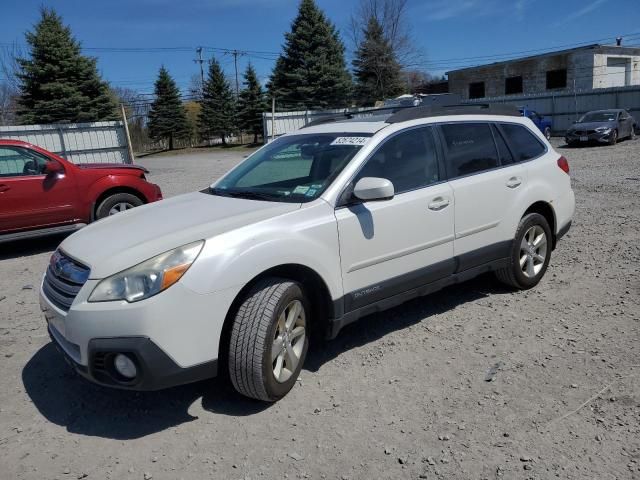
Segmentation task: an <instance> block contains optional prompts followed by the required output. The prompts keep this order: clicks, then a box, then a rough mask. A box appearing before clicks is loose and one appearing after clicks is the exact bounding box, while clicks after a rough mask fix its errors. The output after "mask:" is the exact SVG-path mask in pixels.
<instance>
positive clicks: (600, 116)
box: [579, 112, 617, 123]
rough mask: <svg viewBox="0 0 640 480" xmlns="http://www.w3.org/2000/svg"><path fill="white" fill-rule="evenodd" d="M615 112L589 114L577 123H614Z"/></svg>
mask: <svg viewBox="0 0 640 480" xmlns="http://www.w3.org/2000/svg"><path fill="white" fill-rule="evenodd" d="M616 115H617V114H616V112H589V113H587V114H585V115H583V116H582V118H581V119H580V121H579V123H587V122H614V121H615V120H616Z"/></svg>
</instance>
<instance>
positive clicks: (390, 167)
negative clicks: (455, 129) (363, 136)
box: [354, 127, 440, 194]
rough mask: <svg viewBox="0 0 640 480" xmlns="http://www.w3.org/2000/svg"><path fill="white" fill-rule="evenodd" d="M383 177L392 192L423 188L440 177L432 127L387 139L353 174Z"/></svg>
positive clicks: (409, 131)
mask: <svg viewBox="0 0 640 480" xmlns="http://www.w3.org/2000/svg"><path fill="white" fill-rule="evenodd" d="M364 177H380V178H386V179H387V180H390V181H391V183H393V187H394V189H395V193H396V194H398V193H402V192H406V191H409V190H414V189H417V188H422V187H426V186H427V185H431V184H432V183H435V182H437V181H438V180H439V178H440V176H439V173H438V159H437V156H436V148H435V144H434V140H433V134H432V133H431V128H430V127H427V128H413V129H411V130H408V131H406V132H401V133H399V134H397V135H395V136H393V137H391V138H390V139H389V140H387V141H386V142H385V143H384V144H383V145H382V146H381V147H380V148H379V149H378V150H377V151H376V152H375V153H374V154H373V155H372V156H371V157H370V158H369V160H367V163H366V164H365V165H364V167H362V170H360V172H359V173H358V175H356V178H355V180H354V184H355V183H357V181H358V180H360V179H361V178H364Z"/></svg>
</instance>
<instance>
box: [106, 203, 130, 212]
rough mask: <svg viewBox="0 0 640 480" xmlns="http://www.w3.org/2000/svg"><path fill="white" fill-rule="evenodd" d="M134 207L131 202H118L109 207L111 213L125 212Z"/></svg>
mask: <svg viewBox="0 0 640 480" xmlns="http://www.w3.org/2000/svg"><path fill="white" fill-rule="evenodd" d="M132 208H133V205H132V204H131V203H129V202H118V203H116V204H115V205H114V206H113V207H111V209H109V215H115V214H116V213H120V212H124V211H125V210H130V209H132Z"/></svg>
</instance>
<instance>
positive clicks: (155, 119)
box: [148, 67, 189, 150]
mask: <svg viewBox="0 0 640 480" xmlns="http://www.w3.org/2000/svg"><path fill="white" fill-rule="evenodd" d="M154 94H155V99H154V101H153V103H152V104H151V110H150V112H149V123H148V127H149V137H151V138H152V139H154V140H167V141H168V144H169V150H173V141H174V139H179V138H186V137H188V136H189V125H188V123H187V116H186V113H185V110H184V106H183V105H182V101H181V100H180V90H178V86H177V85H176V82H175V81H174V80H173V78H171V76H170V75H169V72H168V71H167V69H166V68H164V67H160V72H159V74H158V79H157V80H156V83H155V88H154Z"/></svg>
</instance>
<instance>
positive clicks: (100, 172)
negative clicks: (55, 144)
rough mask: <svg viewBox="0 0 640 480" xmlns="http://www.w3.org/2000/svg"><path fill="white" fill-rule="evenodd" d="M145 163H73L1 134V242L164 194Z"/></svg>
mask: <svg viewBox="0 0 640 480" xmlns="http://www.w3.org/2000/svg"><path fill="white" fill-rule="evenodd" d="M145 173H148V172H147V170H146V169H145V168H143V167H140V166H136V165H123V164H115V163H114V164H110V163H95V164H79V165H75V164H73V163H71V162H68V161H66V160H65V159H63V158H60V157H59V156H57V155H55V154H53V153H51V152H47V151H46V150H43V149H42V148H39V147H37V146H35V145H31V144H29V143H25V142H22V141H19V140H0V242H3V241H9V240H17V239H22V238H26V237H35V236H40V235H47V234H53V233H63V232H69V231H73V230H76V229H78V228H80V227H82V226H84V225H86V224H87V223H89V222H91V221H93V220H97V219H100V218H103V217H106V216H108V215H113V214H114V213H118V212H121V211H123V210H128V209H129V208H133V207H137V206H138V205H142V204H143V203H149V202H155V201H156V200H161V199H162V192H161V191H160V187H158V186H157V185H155V184H153V183H150V182H147V180H146V179H145V176H144V174H145Z"/></svg>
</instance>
